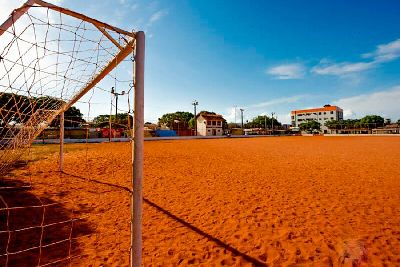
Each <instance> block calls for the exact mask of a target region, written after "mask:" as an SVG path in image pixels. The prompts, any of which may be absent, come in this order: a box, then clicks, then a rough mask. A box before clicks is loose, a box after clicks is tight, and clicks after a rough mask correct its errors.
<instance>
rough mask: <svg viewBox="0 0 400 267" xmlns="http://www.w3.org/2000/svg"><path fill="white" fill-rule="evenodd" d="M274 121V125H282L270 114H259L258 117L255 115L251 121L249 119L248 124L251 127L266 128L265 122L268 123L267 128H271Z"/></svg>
mask: <svg viewBox="0 0 400 267" xmlns="http://www.w3.org/2000/svg"><path fill="white" fill-rule="evenodd" d="M272 121H273V123H274V127H275V126H281V125H282V124H281V123H280V122H279V121H278V120H277V119H276V118H273V119H271V118H270V117H268V116H264V115H258V116H257V117H255V118H253V119H252V120H251V121H249V122H248V123H247V126H248V127H251V128H264V127H265V124H267V128H271V127H272Z"/></svg>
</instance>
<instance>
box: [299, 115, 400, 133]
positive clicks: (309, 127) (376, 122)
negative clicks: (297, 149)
mask: <svg viewBox="0 0 400 267" xmlns="http://www.w3.org/2000/svg"><path fill="white" fill-rule="evenodd" d="M387 123H388V124H390V120H389V121H388V122H387ZM397 124H398V125H399V126H400V119H399V120H398V121H397ZM384 125H385V119H384V118H383V117H381V116H379V115H367V116H365V117H363V118H361V119H346V120H330V121H327V122H325V126H326V127H327V128H328V129H330V130H341V129H361V128H364V129H370V128H376V127H382V126H384ZM321 126H322V125H321V123H319V122H318V121H315V120H309V121H307V122H304V123H301V124H300V125H299V128H300V130H302V131H310V132H312V131H314V130H316V131H319V130H321Z"/></svg>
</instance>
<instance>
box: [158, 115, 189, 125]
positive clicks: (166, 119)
mask: <svg viewBox="0 0 400 267" xmlns="http://www.w3.org/2000/svg"><path fill="white" fill-rule="evenodd" d="M193 117H194V115H193V113H190V112H186V111H177V112H174V113H166V114H164V115H162V116H161V118H159V119H158V125H159V126H161V125H162V124H164V125H165V126H167V127H173V126H174V122H175V121H179V122H180V123H183V124H185V125H188V124H189V121H190V119H192V118H193Z"/></svg>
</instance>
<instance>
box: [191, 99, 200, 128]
mask: <svg viewBox="0 0 400 267" xmlns="http://www.w3.org/2000/svg"><path fill="white" fill-rule="evenodd" d="M198 104H199V102H198V101H197V100H193V102H192V105H193V107H194V135H195V136H197V120H196V106H197V105H198Z"/></svg>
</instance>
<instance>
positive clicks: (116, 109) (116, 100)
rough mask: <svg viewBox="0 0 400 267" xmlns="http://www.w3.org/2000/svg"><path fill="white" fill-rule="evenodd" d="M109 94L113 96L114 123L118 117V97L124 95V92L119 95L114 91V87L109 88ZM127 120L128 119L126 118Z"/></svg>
mask: <svg viewBox="0 0 400 267" xmlns="http://www.w3.org/2000/svg"><path fill="white" fill-rule="evenodd" d="M111 94H113V95H114V96H115V122H117V116H118V96H120V95H124V94H125V91H122V92H121V93H117V92H116V91H115V89H114V87H111ZM128 119H129V118H128Z"/></svg>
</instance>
